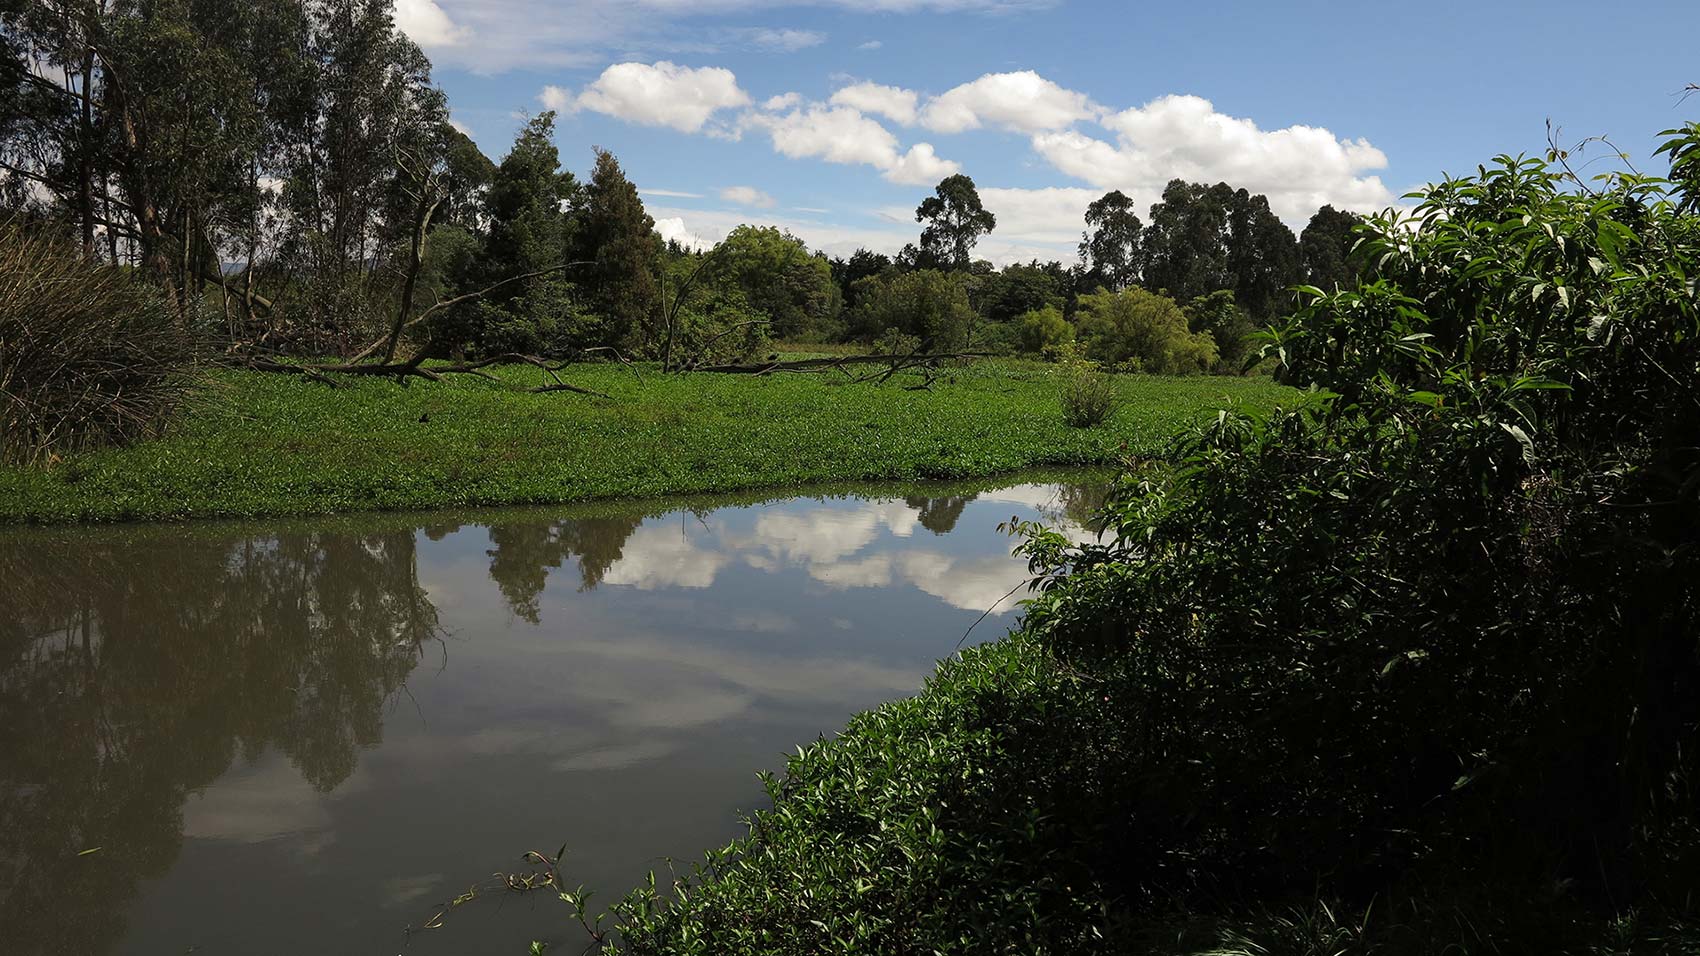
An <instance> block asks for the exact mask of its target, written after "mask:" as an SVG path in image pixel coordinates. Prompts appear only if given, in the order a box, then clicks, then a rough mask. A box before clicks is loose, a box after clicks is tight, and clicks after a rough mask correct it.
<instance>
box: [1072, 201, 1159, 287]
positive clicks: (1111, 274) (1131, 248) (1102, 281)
mask: <svg viewBox="0 0 1700 956" xmlns="http://www.w3.org/2000/svg"><path fill="white" fill-rule="evenodd" d="M1086 226H1087V230H1086V232H1084V233H1082V234H1081V237H1080V260H1081V262H1082V263H1083V264H1084V265H1085V267H1086V270H1087V281H1088V282H1089V283H1090V284H1093V285H1101V286H1104V287H1105V288H1107V289H1110V290H1112V291H1119V290H1121V289H1125V288H1127V287H1128V286H1130V285H1133V284H1134V283H1136V282H1138V281H1139V277H1140V267H1141V265H1142V262H1141V249H1140V243H1139V236H1140V233H1141V232H1142V231H1143V230H1144V223H1142V222H1140V220H1139V214H1138V213H1136V212H1134V211H1133V200H1132V199H1129V198H1128V196H1127V194H1126V193H1124V192H1122V191H1121V190H1119V189H1116V190H1111V191H1110V192H1107V193H1105V194H1104V195H1103V197H1102V198H1100V199H1096V200H1094V201H1093V202H1092V204H1091V205H1089V206H1087V207H1086Z"/></svg>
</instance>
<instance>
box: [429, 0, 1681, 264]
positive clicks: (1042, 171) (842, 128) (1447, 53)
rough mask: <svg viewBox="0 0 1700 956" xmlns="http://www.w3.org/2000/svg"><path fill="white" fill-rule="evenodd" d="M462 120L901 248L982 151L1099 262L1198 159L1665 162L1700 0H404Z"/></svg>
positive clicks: (1072, 243)
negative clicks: (1580, 150)
mask: <svg viewBox="0 0 1700 956" xmlns="http://www.w3.org/2000/svg"><path fill="white" fill-rule="evenodd" d="M396 18H397V22H398V24H399V25H400V26H401V28H402V29H403V30H404V31H406V32H407V33H408V35H410V36H411V37H412V38H413V39H414V40H415V41H416V42H418V43H419V44H420V45H421V46H422V47H423V48H424V49H425V51H426V52H427V53H428V54H429V55H430V56H431V59H432V61H433V63H434V64H435V65H436V72H435V76H436V80H437V82H438V83H439V84H440V85H441V86H442V87H443V89H444V90H445V91H446V92H447V93H448V96H449V102H450V104H451V107H452V109H453V114H452V116H453V120H454V122H455V123H456V124H457V125H459V126H460V127H461V128H462V129H463V130H465V131H466V132H467V133H468V134H469V135H471V136H472V137H473V139H474V140H475V141H477V143H478V145H479V146H480V147H481V148H482V149H483V150H484V152H485V153H486V154H488V155H489V156H491V157H492V158H493V159H496V160H498V161H499V160H500V158H501V157H502V156H503V155H504V154H505V153H506V152H507V150H508V148H509V146H510V144H511V143H512V140H513V136H514V134H515V132H516V131H517V130H518V128H519V127H520V125H521V124H522V123H523V122H524V120H525V118H526V117H527V116H529V115H535V114H537V113H540V112H542V111H543V110H546V109H552V110H555V111H556V112H557V114H558V120H557V125H556V143H557V145H558V146H559V147H560V150H561V155H562V159H563V162H564V163H565V165H566V166H567V167H568V168H570V169H573V170H574V171H575V172H578V173H580V174H581V175H583V174H584V173H585V172H586V171H587V170H588V169H589V167H590V165H591V160H592V157H591V147H592V146H593V145H594V146H600V147H603V148H606V149H609V150H612V151H613V152H614V154H615V155H616V156H617V157H619V159H620V162H621V164H622V165H623V166H624V167H625V169H626V173H627V175H628V176H629V177H630V178H631V179H632V181H633V182H634V183H636V184H637V186H638V188H639V190H640V191H641V192H642V194H643V198H644V202H645V205H646V207H647V208H648V210H649V212H650V214H651V215H652V216H654V217H655V219H656V224H657V228H658V229H659V230H660V231H661V232H662V234H663V235H666V236H668V237H669V238H677V239H680V240H681V241H685V242H688V243H698V244H712V243H713V242H715V241H717V240H719V239H720V238H721V237H723V236H724V235H725V234H726V233H727V232H728V231H729V230H730V229H732V228H734V227H736V226H737V225H739V224H741V223H753V224H757V225H773V226H779V227H782V228H785V229H787V230H789V231H791V232H792V233H794V234H795V235H797V236H799V237H801V238H802V239H804V240H805V241H807V242H808V243H809V244H810V245H811V246H812V247H814V248H817V249H821V250H824V251H826V252H828V253H830V254H833V255H839V256H842V255H848V254H849V253H850V252H852V251H854V250H855V249H856V248H858V247H866V248H869V249H873V250H875V251H879V252H885V253H888V254H889V253H893V252H895V251H897V250H898V249H900V248H901V247H902V246H903V244H904V243H906V242H912V241H914V240H915V238H916V236H917V235H918V234H919V229H920V227H919V226H918V225H916V223H915V221H914V209H915V206H916V205H917V204H918V203H919V202H920V201H921V200H922V199H923V198H925V197H926V196H927V195H929V194H930V193H931V191H932V188H933V186H935V185H936V184H937V183H938V181H939V180H940V179H942V178H944V177H945V176H947V175H950V174H952V173H957V172H962V173H966V174H968V175H969V176H971V177H973V179H974V182H975V183H976V184H977V185H978V187H979V190H980V195H981V198H982V200H983V201H984V202H985V205H986V207H987V208H988V209H990V210H991V211H992V212H993V213H995V214H996V215H997V217H998V225H997V228H996V229H995V230H993V232H992V233H991V235H989V236H987V237H986V238H984V239H982V240H981V243H980V246H979V247H978V249H977V251H976V254H977V255H978V256H981V257H984V258H987V259H990V260H992V261H993V262H996V263H998V264H1007V263H1009V262H1015V261H1025V260H1028V259H1032V258H1039V259H1045V260H1049V259H1062V260H1063V261H1065V262H1072V261H1073V260H1074V258H1075V247H1076V245H1077V244H1078V242H1079V240H1080V233H1081V231H1082V229H1083V228H1084V222H1083V216H1084V212H1085V208H1086V205H1087V204H1088V203H1090V202H1091V201H1092V200H1094V199H1096V198H1098V197H1099V196H1102V195H1103V194H1104V193H1105V192H1107V191H1109V190H1111V189H1120V190H1122V191H1123V192H1125V193H1127V194H1128V195H1129V196H1131V197H1132V198H1133V200H1134V203H1135V207H1136V208H1137V209H1138V210H1140V211H1141V214H1142V217H1143V214H1144V211H1145V210H1146V209H1147V208H1148V207H1149V206H1150V204H1151V203H1152V202H1155V201H1156V199H1157V198H1158V196H1159V194H1160V193H1161V191H1162V188H1163V186H1164V184H1166V183H1167V182H1168V181H1169V180H1171V179H1174V178H1177V177H1178V178H1183V179H1187V180H1191V181H1195V182H1209V183H1214V182H1218V181H1223V182H1227V183H1229V184H1231V185H1234V186H1237V187H1244V188H1246V189H1249V190H1251V191H1252V192H1255V193H1263V194H1265V195H1267V196H1268V197H1269V201H1270V205H1271V207H1272V208H1273V209H1274V211H1275V212H1276V214H1277V215H1279V216H1280V217H1281V218H1282V219H1283V220H1284V221H1286V222H1287V224H1288V225H1290V226H1291V227H1293V229H1294V230H1295V232H1296V231H1298V230H1300V229H1302V228H1303V226H1304V224H1305V222H1306V221H1308V220H1309V218H1310V216H1311V215H1312V214H1313V213H1314V212H1315V211H1316V210H1317V208H1319V207H1320V206H1322V205H1323V204H1325V203H1327V204H1332V205H1334V206H1335V207H1337V208H1344V209H1351V210H1354V211H1359V212H1373V211H1378V210H1381V209H1384V208H1387V207H1389V206H1393V205H1399V204H1402V203H1404V202H1406V200H1403V199H1402V198H1401V197H1402V196H1404V195H1405V194H1406V193H1408V192H1410V191H1411V190H1413V189H1417V188H1420V187H1422V186H1423V185H1424V184H1426V183H1429V182H1433V181H1436V180H1438V179H1440V178H1441V177H1442V176H1443V175H1444V174H1447V173H1452V174H1461V173H1468V172H1471V171H1473V170H1474V169H1475V167H1476V166H1477V165H1478V164H1481V163H1485V162H1488V161H1490V160H1491V159H1492V158H1493V157H1494V156H1496V155H1499V154H1501V153H1508V154H1517V153H1528V154H1538V153H1540V152H1543V151H1544V150H1545V149H1546V146H1547V137H1548V123H1549V122H1550V123H1552V124H1553V125H1555V126H1556V127H1558V128H1559V130H1560V133H1559V140H1560V142H1561V143H1563V144H1565V145H1570V144H1573V143H1575V142H1578V141H1580V140H1582V139H1584V138H1587V137H1595V136H1605V137H1609V138H1610V142H1611V144H1612V145H1613V146H1615V147H1616V149H1612V148H1609V147H1606V146H1603V145H1598V144H1596V145H1594V146H1592V147H1590V148H1589V149H1588V150H1587V151H1586V152H1585V154H1584V159H1583V162H1590V161H1591V162H1593V163H1595V164H1596V165H1595V166H1593V167H1591V168H1592V169H1595V170H1598V169H1601V168H1603V164H1605V163H1607V162H1608V161H1609V159H1608V158H1609V157H1610V156H1611V155H1614V154H1615V153H1616V152H1617V151H1618V150H1622V151H1623V152H1626V153H1628V154H1629V155H1630V156H1631V157H1632V159H1633V160H1634V161H1636V162H1638V163H1642V164H1644V165H1645V166H1646V167H1648V168H1650V169H1654V170H1656V169H1658V168H1659V167H1658V164H1657V163H1656V162H1650V161H1649V157H1650V156H1651V154H1652V151H1653V149H1654V147H1655V146H1656V145H1657V136H1656V134H1657V133H1658V131H1660V130H1662V129H1666V128H1669V127H1671V126H1675V125H1677V124H1678V123H1680V122H1682V121H1684V120H1692V119H1700V96H1697V97H1693V98H1690V99H1688V100H1686V101H1683V100H1682V98H1681V91H1682V89H1683V87H1684V86H1685V85H1687V84H1689V83H1700V55H1696V54H1695V53H1694V46H1693V38H1694V36H1695V35H1696V31H1697V28H1700V0H1669V2H1617V3H1610V4H1607V3H1601V2H1597V0H1596V2H1572V0H1551V2H1543V3H1530V2H1506V0H1474V2H1452V0H1435V2H1428V3H1421V4H1418V3H1409V2H1403V3H1393V2H1384V0H1382V2H1378V0H1369V2H1359V3H1345V2H1333V3H1322V2H1294V3H1279V4H1277V3H1268V2H1262V3H1250V2H1247V3H1216V2H1210V0H1193V2H1168V3H1161V4H1159V3H1147V2H1133V0H1129V2H1108V0H1096V2H1088V0H397V7H396Z"/></svg>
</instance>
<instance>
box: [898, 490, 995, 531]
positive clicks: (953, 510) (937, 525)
mask: <svg viewBox="0 0 1700 956" xmlns="http://www.w3.org/2000/svg"><path fill="white" fill-rule="evenodd" d="M978 497H980V496H979V495H977V494H967V495H947V496H945V497H943V498H927V497H924V496H922V495H910V496H909V497H907V498H904V499H903V503H904V504H906V505H908V506H909V507H911V508H914V509H915V510H916V511H917V512H918V514H917V515H916V519H917V520H919V521H920V522H921V527H923V528H926V529H927V530H928V531H931V532H932V533H933V534H950V533H951V532H952V531H954V530H956V522H957V521H958V520H960V519H961V518H962V512H963V509H965V508H967V507H968V504H969V503H970V502H972V501H973V500H974V499H975V498H978Z"/></svg>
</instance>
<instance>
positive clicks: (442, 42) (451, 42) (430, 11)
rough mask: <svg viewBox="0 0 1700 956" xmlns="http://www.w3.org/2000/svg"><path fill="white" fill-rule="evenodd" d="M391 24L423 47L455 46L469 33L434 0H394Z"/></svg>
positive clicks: (470, 32) (469, 34) (465, 38)
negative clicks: (393, 21) (393, 13)
mask: <svg viewBox="0 0 1700 956" xmlns="http://www.w3.org/2000/svg"><path fill="white" fill-rule="evenodd" d="M395 25H396V26H397V27H399V28H400V29H401V32H403V33H405V34H407V35H408V36H409V37H410V38H412V40H413V42H414V43H417V44H419V45H420V46H422V47H424V48H425V49H427V50H429V49H431V48H433V47H448V46H456V45H458V44H460V43H462V42H464V41H466V40H468V39H470V38H471V36H472V31H471V30H469V29H467V28H466V27H463V26H461V25H459V24H457V23H455V22H454V20H452V19H450V18H449V15H448V14H447V13H445V12H444V11H443V8H442V7H440V6H438V5H437V4H436V0H396V3H395Z"/></svg>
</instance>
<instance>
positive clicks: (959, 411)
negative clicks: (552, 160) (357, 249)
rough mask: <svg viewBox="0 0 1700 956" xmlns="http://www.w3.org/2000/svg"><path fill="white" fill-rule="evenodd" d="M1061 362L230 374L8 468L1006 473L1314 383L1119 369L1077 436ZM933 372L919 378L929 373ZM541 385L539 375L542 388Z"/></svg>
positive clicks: (514, 485)
mask: <svg viewBox="0 0 1700 956" xmlns="http://www.w3.org/2000/svg"><path fill="white" fill-rule="evenodd" d="M1054 368H1055V366H1051V365H1046V364H1044V363H1039V362H1022V361H992V362H976V363H973V364H968V365H964V366H962V367H959V368H949V369H945V370H944V371H943V372H942V373H939V379H938V381H937V383H936V387H935V388H933V389H932V390H914V391H912V390H908V389H906V388H904V387H903V386H904V385H907V384H910V383H909V382H908V381H907V377H899V378H898V379H894V380H893V381H892V382H890V383H887V384H885V385H883V386H882V385H873V384H871V383H863V384H855V385H851V384H834V382H833V380H832V379H831V378H829V377H825V376H766V377H752V376H742V375H714V374H706V373H693V374H690V375H684V376H678V375H663V374H660V373H657V372H653V371H650V372H644V371H639V372H637V373H636V374H634V372H633V370H631V369H629V368H626V367H623V366H621V365H617V364H612V363H602V364H585V365H579V366H574V367H572V368H571V369H570V370H569V371H568V372H567V373H566V374H567V375H568V376H569V377H570V379H571V380H572V381H573V382H575V383H576V384H579V385H582V386H584V387H586V388H590V389H594V390H596V391H599V392H603V393H605V394H607V395H608V396H610V397H609V398H599V397H595V396H583V395H560V394H541V395H540V394H530V393H527V392H524V391H521V390H518V389H517V388H515V386H524V387H529V386H531V385H536V384H541V383H542V382H543V381H544V377H543V376H544V374H545V373H543V372H542V371H541V370H538V369H534V368H530V367H527V366H510V367H499V368H494V369H492V370H491V371H492V372H493V373H494V374H495V375H496V376H497V377H499V378H500V379H501V381H500V382H491V381H487V380H484V379H478V378H472V377H457V378H456V379H453V380H449V379H445V380H444V381H442V382H415V383H414V384H412V385H409V386H407V387H402V386H398V385H397V384H396V383H395V382H394V381H390V380H386V379H376V378H372V379H342V380H339V382H338V387H336V388H329V387H327V386H325V385H323V384H320V383H318V382H314V381H310V380H307V379H304V378H297V377H293V376H282V375H276V374H267V373H260V372H250V371H233V370H220V371H216V372H213V373H211V374H210V375H209V377H208V381H207V385H206V387H205V388H203V389H201V390H200V391H199V392H198V394H197V395H196V397H195V398H194V399H192V401H191V403H190V405H189V406H188V407H187V408H186V409H185V410H184V412H183V413H182V414H181V416H180V417H179V419H178V420H177V421H175V422H174V423H173V424H172V425H171V426H170V427H169V428H167V430H166V431H165V433H164V434H163V435H162V436H160V437H158V438H154V439H150V440H145V441H142V442H139V443H136V444H134V445H131V446H128V447H125V448H119V449H105V450H98V451H89V452H79V453H73V454H69V455H66V456H65V457H63V458H62V459H60V460H58V461H56V462H54V463H53V464H52V465H51V466H49V467H39V466H37V467H19V466H0V525H16V524H55V523H65V522H113V521H150V520H179V519H201V518H255V517H285V516H301V515H324V514H336V513H342V512H354V511H392V510H417V509H429V508H445V507H453V508H460V507H475V506H497V505H533V504H535V505H542V504H549V505H558V504H569V503H574V502H583V501H595V500H604V499H614V498H655V497H660V496H673V495H684V494H697V493H712V492H732V491H748V490H756V489H763V488H775V487H781V486H806V485H815V484H822V483H832V482H852V481H881V480H905V479H931V478H991V477H996V476H1001V475H1007V474H1011V473H1015V472H1020V471H1023V470H1027V469H1033V468H1045V467H1106V466H1114V465H1116V464H1117V463H1118V462H1120V461H1121V460H1123V459H1124V458H1129V457H1131V458H1134V459H1147V458H1155V457H1160V456H1162V455H1163V454H1164V453H1165V450H1166V447H1167V445H1168V443H1169V441H1170V439H1171V436H1173V435H1174V434H1175V433H1177V432H1178V431H1180V430H1182V429H1184V428H1185V427H1186V426H1188V425H1191V424H1195V423H1198V422H1200V421H1203V420H1204V419H1205V418H1207V417H1209V416H1211V415H1214V414H1215V413H1216V412H1217V411H1218V410H1220V409H1222V408H1225V407H1229V406H1236V405H1238V406H1244V407H1245V408H1247V409H1249V410H1255V411H1266V410H1268V409H1270V408H1273V407H1274V406H1275V405H1277V404H1281V403H1285V404H1289V405H1290V404H1293V403H1294V402H1296V401H1298V400H1299V399H1301V398H1302V396H1303V393H1302V392H1299V391H1297V390H1294V389H1290V388H1285V387H1283V386H1280V385H1276V384H1274V383H1273V382H1271V381H1269V380H1268V379H1267V378H1258V377H1252V378H1229V377H1217V376H1190V377H1176V378H1166V377H1154V376H1144V375H1121V376H1114V381H1115V389H1116V393H1117V401H1118V408H1117V410H1116V412H1115V414H1114V415H1113V416H1112V417H1111V418H1110V419H1109V420H1108V421H1107V422H1106V423H1105V424H1103V425H1102V426H1100V427H1097V428H1092V429H1076V428H1070V427H1068V426H1067V425H1065V424H1064V422H1063V420H1062V416H1061V412H1060V410H1059V408H1058V407H1057V384H1056V380H1055V375H1054V373H1053V371H1052V370H1053V369H1054ZM916 378H917V379H918V376H916ZM534 379H535V381H533V380H534Z"/></svg>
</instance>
